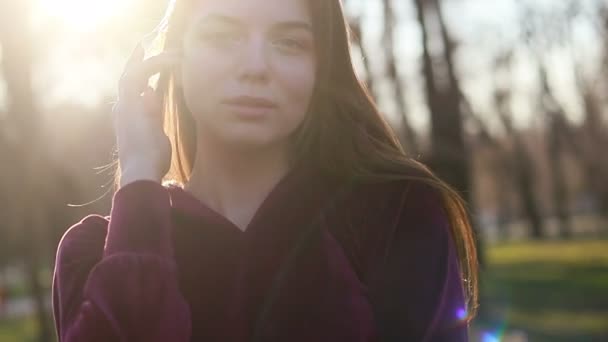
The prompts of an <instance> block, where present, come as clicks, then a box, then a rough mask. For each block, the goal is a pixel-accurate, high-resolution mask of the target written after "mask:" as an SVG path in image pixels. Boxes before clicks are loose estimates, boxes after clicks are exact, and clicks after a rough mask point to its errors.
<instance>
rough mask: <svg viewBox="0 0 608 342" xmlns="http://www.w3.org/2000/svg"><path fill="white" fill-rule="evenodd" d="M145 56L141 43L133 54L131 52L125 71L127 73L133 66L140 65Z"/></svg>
mask: <svg viewBox="0 0 608 342" xmlns="http://www.w3.org/2000/svg"><path fill="white" fill-rule="evenodd" d="M144 54H145V51H144V47H143V46H142V44H141V42H139V43H137V46H135V49H133V52H131V56H129V58H128V59H127V63H126V65H125V68H124V70H125V71H126V70H128V69H130V68H132V67H133V65H135V64H137V63H140V62H141V61H142V60H143V59H144Z"/></svg>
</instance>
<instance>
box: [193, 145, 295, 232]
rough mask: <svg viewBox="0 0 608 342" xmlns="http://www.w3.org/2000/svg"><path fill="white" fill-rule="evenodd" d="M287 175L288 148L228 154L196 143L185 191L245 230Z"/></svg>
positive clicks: (225, 150)
mask: <svg viewBox="0 0 608 342" xmlns="http://www.w3.org/2000/svg"><path fill="white" fill-rule="evenodd" d="M204 146H207V148H205V147H204ZM288 172H289V162H288V154H287V149H286V148H285V147H282V146H281V147H275V148H268V149H259V150H253V149H250V150H247V151H242V150H239V151H229V150H227V149H221V148H215V147H214V148H211V147H210V145H209V144H199V146H198V148H197V156H196V162H195V164H194V167H193V171H192V175H191V177H190V180H189V181H188V183H187V184H186V186H185V188H186V190H188V191H189V192H190V193H192V194H193V195H194V196H195V197H196V198H197V199H198V200H200V201H201V202H202V203H204V204H205V205H207V206H208V207H209V208H211V209H213V210H215V211H216V212H218V213H220V214H222V215H223V216H224V217H226V218H227V219H228V220H230V221H231V222H232V223H234V224H235V225H236V226H237V227H238V228H239V229H241V230H243V231H244V230H245V229H246V228H247V226H248V224H249V222H250V221H251V219H252V218H253V216H254V214H255V213H256V211H257V210H258V208H259V207H260V205H261V204H262V202H263V201H264V199H265V198H266V197H267V196H268V194H269V193H270V191H272V189H273V188H274V187H275V186H276V185H277V183H278V182H279V181H280V180H281V179H282V178H283V177H284V176H285V175H286V174H287V173H288Z"/></svg>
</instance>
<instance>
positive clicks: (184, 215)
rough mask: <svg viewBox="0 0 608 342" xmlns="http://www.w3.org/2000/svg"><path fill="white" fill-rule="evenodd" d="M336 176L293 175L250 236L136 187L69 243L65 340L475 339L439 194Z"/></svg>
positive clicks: (59, 274)
mask: <svg viewBox="0 0 608 342" xmlns="http://www.w3.org/2000/svg"><path fill="white" fill-rule="evenodd" d="M323 179H324V178H323V177H321V176H320V173H319V172H318V171H314V170H307V169H298V171H292V172H291V173H290V174H288V175H287V176H286V177H284V178H283V179H282V180H281V181H280V182H279V183H278V184H277V185H276V186H275V187H274V189H273V190H272V192H271V193H270V194H269V195H268V196H267V198H266V199H265V200H264V202H263V203H262V205H261V207H260V208H259V209H258V211H257V212H256V214H255V216H254V217H253V219H252V221H251V223H250V224H249V225H248V227H247V229H246V230H245V231H241V230H240V229H239V228H238V227H236V226H235V225H234V224H233V223H231V222H230V221H229V220H227V219H226V218H225V217H223V216H222V215H220V214H219V213H217V212H215V211H213V210H212V209H210V208H209V207H207V206H205V205H204V204H203V203H201V202H200V201H198V200H197V199H196V198H194V197H193V196H192V195H191V194H190V193H188V192H186V191H184V190H183V189H181V188H179V187H176V186H169V187H163V186H162V185H161V184H159V183H156V182H152V181H143V180H142V181H136V182H133V183H131V184H128V185H126V186H124V187H123V188H121V189H120V190H119V191H117V192H116V193H115V195H114V198H113V203H112V210H111V214H110V216H109V217H102V216H97V215H91V216H87V217H85V218H84V219H83V220H82V221H80V222H79V223H77V224H75V225H74V226H72V227H71V228H70V229H69V230H68V231H67V232H66V233H65V235H64V236H63V238H62V240H61V242H60V243H59V247H58V250H57V258H56V264H55V273H54V280H53V310H54V317H55V323H56V329H57V334H58V336H59V341H60V342H85V341H86V342H95V341H103V342H112V341H125V342H135V341H138V342H139V341H142V342H143V341H145V342H157V341H158V342H160V341H163V342H166V341H174V342H186V341H235V342H237V341H251V340H257V341H466V340H467V324H466V323H465V322H463V321H462V320H461V319H460V318H461V317H462V315H463V314H464V312H465V311H464V306H465V304H464V296H463V290H462V286H461V280H460V274H459V266H458V261H457V257H456V252H455V248H454V243H453V241H452V238H451V232H450V229H449V225H448V223H447V219H446V216H445V213H444V211H443V209H442V206H441V199H440V198H439V195H438V193H437V192H436V191H434V190H432V189H431V188H430V187H428V186H425V185H422V184H420V183H415V182H411V181H391V182H388V181H387V182H383V183H375V184H357V185H354V186H352V187H349V188H348V189H349V190H348V191H343V190H341V189H342V186H341V185H339V184H336V183H332V182H328V181H326V180H325V181H324V180H323ZM339 194H341V195H339ZM303 236H305V237H303ZM294 251H296V252H294ZM254 335H255V338H254Z"/></svg>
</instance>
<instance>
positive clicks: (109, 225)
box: [53, 181, 191, 342]
mask: <svg viewBox="0 0 608 342" xmlns="http://www.w3.org/2000/svg"><path fill="white" fill-rule="evenodd" d="M53 313H54V319H55V326H56V330H57V334H58V339H59V342H85V341H86V342H95V341H104V342H113V341H125V342H136V341H146V342H155V341H159V342H160V341H176V342H182V341H183V342H186V341H189V340H190V334H191V321H190V311H189V307H188V304H187V302H186V301H185V300H184V298H183V297H182V295H181V294H180V292H179V288H178V283H177V275H176V264H175V261H174V259H173V251H172V240H171V219H170V199H169V194H168V192H167V190H166V189H165V188H164V187H163V186H162V185H161V184H159V183H156V182H152V181H136V182H133V183H131V184H128V185H126V186H124V187H123V188H121V189H120V190H119V191H117V192H116V194H115V195H114V198H113V203H112V211H111V215H110V219H109V222H108V220H107V219H106V218H104V217H101V216H95V215H92V216H87V217H85V218H84V219H83V220H82V221H81V222H79V223H77V224H75V225H74V226H72V227H70V229H68V231H67V232H66V233H65V234H64V236H63V238H62V239H61V242H60V243H59V246H58V249H57V256H56V261H55V270H54V275H53Z"/></svg>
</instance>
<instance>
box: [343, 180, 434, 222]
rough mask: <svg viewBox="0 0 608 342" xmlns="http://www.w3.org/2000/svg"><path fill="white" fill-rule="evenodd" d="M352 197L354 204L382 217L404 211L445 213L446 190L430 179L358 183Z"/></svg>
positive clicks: (400, 213) (432, 213) (431, 213)
mask: <svg viewBox="0 0 608 342" xmlns="http://www.w3.org/2000/svg"><path fill="white" fill-rule="evenodd" d="M349 197H350V198H349V200H350V202H351V203H358V205H359V206H361V207H364V208H369V209H370V210H373V211H381V212H382V213H381V214H382V215H388V214H391V213H392V214H393V215H402V214H404V211H407V212H409V213H412V212H417V213H418V214H424V213H427V214H430V215H438V214H441V212H442V211H443V194H442V191H441V190H440V188H438V187H437V186H435V185H433V182H432V180H430V179H429V180H424V179H419V178H413V177H411V178H410V177H402V178H396V177H394V178H386V179H381V180H373V181H365V182H358V183H356V184H354V186H353V190H352V192H351V194H350V196H349ZM368 214H369V213H368ZM393 215H389V216H393Z"/></svg>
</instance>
